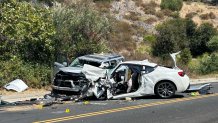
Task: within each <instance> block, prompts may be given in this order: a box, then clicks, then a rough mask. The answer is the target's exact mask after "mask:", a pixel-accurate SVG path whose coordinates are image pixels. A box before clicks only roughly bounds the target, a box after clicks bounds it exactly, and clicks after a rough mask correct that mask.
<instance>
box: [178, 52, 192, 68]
mask: <svg viewBox="0 0 218 123" xmlns="http://www.w3.org/2000/svg"><path fill="white" fill-rule="evenodd" d="M191 59H192V55H191V51H190V49H188V48H185V49H184V50H182V52H181V54H180V59H179V61H180V63H182V64H183V65H188V63H189V62H190V61H191Z"/></svg>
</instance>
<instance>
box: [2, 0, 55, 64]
mask: <svg viewBox="0 0 218 123" xmlns="http://www.w3.org/2000/svg"><path fill="white" fill-rule="evenodd" d="M0 11H1V14H0V30H1V35H3V36H5V37H6V39H7V40H5V41H4V44H1V48H2V49H4V48H7V49H10V50H9V51H7V52H4V54H3V56H4V55H7V56H6V57H13V56H19V57H21V58H22V59H23V60H25V61H28V62H37V63H47V64H49V63H50V62H49V61H51V60H53V55H52V54H53V50H54V47H53V44H54V42H53V40H52V39H53V36H54V34H55V30H54V26H53V21H52V14H51V10H50V9H46V8H44V7H40V6H34V5H33V4H31V3H27V2H17V1H16V0H8V1H7V2H5V3H0ZM0 50H1V49H0ZM9 59H10V58H9Z"/></svg>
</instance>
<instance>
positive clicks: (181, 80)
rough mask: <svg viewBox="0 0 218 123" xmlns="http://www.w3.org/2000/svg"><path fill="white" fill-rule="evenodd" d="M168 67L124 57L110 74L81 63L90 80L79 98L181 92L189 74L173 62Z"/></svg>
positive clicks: (187, 81)
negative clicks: (172, 65) (125, 59)
mask: <svg viewBox="0 0 218 123" xmlns="http://www.w3.org/2000/svg"><path fill="white" fill-rule="evenodd" d="M177 54H178V53H174V54H171V57H172V58H173V61H174V67H173V68H168V67H164V66H159V65H157V64H155V63H151V62H149V61H148V60H144V61H126V62H122V63H120V64H119V65H118V66H117V67H115V68H114V69H113V70H112V71H111V72H110V73H109V74H108V71H107V70H103V69H101V68H97V67H94V66H91V65H84V67H83V69H82V73H83V74H84V75H85V77H86V79H87V80H89V82H90V83H89V87H88V88H87V89H86V91H85V92H84V93H82V94H81V98H84V97H89V96H95V97H96V98H98V99H121V98H126V97H140V96H145V95H154V94H155V95H157V96H159V97H161V98H170V97H172V96H174V95H175V93H176V92H184V91H186V90H187V89H188V87H189V85H190V81H189V77H188V76H187V75H186V74H185V72H184V71H183V70H181V69H179V68H178V67H177V66H176V60H175V57H176V55H177Z"/></svg>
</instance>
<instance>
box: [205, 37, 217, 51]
mask: <svg viewBox="0 0 218 123" xmlns="http://www.w3.org/2000/svg"><path fill="white" fill-rule="evenodd" d="M207 47H209V49H210V50H211V51H218V36H217V35H216V36H214V37H213V38H212V39H211V40H210V41H209V42H207Z"/></svg>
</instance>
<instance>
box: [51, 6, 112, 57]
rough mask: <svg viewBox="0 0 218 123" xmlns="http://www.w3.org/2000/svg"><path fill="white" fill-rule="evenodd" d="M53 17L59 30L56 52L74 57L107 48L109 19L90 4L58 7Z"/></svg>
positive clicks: (56, 37) (56, 38)
mask: <svg viewBox="0 0 218 123" xmlns="http://www.w3.org/2000/svg"><path fill="white" fill-rule="evenodd" d="M53 19H54V25H55V28H56V30H57V35H56V36H55V39H54V40H55V42H56V48H55V50H56V53H60V52H62V53H64V54H67V56H68V58H72V57H77V56H80V55H84V54H90V53H98V52H102V51H104V50H105V48H106V47H105V46H104V45H105V42H106V38H107V35H108V33H109V22H108V19H107V18H106V17H104V16H101V15H100V14H99V13H98V12H96V11H94V10H93V9H92V8H91V7H90V6H89V5H87V4H82V3H79V4H77V5H74V4H72V5H70V6H63V7H60V8H56V9H55V12H54V16H53Z"/></svg>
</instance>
